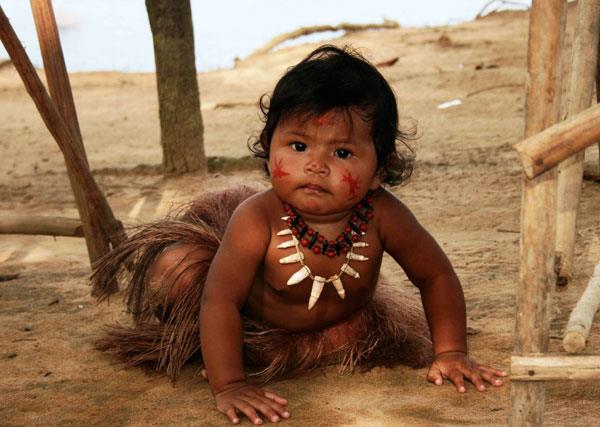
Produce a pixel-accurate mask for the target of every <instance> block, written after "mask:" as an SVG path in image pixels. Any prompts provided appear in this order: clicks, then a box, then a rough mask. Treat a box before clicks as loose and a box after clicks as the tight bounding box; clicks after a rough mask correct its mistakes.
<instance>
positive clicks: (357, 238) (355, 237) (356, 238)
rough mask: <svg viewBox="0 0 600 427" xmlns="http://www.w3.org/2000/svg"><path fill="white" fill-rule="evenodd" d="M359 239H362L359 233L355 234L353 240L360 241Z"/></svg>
mask: <svg viewBox="0 0 600 427" xmlns="http://www.w3.org/2000/svg"><path fill="white" fill-rule="evenodd" d="M359 240H360V236H359V235H358V234H355V235H354V236H352V241H353V242H358V241H359Z"/></svg>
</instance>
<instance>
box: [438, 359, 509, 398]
mask: <svg viewBox="0 0 600 427" xmlns="http://www.w3.org/2000/svg"><path fill="white" fill-rule="evenodd" d="M505 376H507V373H506V372H504V371H501V370H499V369H496V368H492V367H491V366H487V365H480V364H479V363H477V362H476V361H475V360H473V359H471V358H470V357H469V356H467V355H466V354H465V353H462V352H447V353H442V354H439V355H437V356H436V357H435V359H434V361H433V363H432V364H431V367H430V368H429V372H428V373H427V380H428V381H430V382H432V383H435V384H437V385H442V383H443V382H444V380H443V379H444V378H448V379H449V380H450V381H452V382H453V383H454V385H455V386H456V390H457V391H458V392H459V393H464V392H465V391H466V389H465V378H466V379H467V380H469V381H471V382H472V383H473V384H474V385H475V387H477V389H478V390H479V391H484V390H485V385H484V384H483V380H485V381H487V382H489V383H490V384H493V385H495V386H501V385H502V380H501V379H500V378H498V377H505Z"/></svg>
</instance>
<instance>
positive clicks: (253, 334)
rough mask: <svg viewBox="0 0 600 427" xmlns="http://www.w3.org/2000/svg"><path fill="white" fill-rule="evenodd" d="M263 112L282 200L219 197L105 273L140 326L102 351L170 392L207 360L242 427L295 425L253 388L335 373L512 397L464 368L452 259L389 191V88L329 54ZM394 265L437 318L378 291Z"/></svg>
mask: <svg viewBox="0 0 600 427" xmlns="http://www.w3.org/2000/svg"><path fill="white" fill-rule="evenodd" d="M261 108H262V111H263V113H264V115H265V126H264V129H263V131H262V133H261V134H260V137H259V138H258V140H257V141H256V142H255V143H254V145H253V147H252V149H253V151H254V152H255V154H256V155H258V156H259V157H262V158H264V159H265V161H266V166H267V170H268V174H269V176H270V179H271V188H270V189H268V190H265V191H260V192H258V191H256V190H251V189H248V188H241V189H236V190H230V191H225V192H221V193H214V194H209V195H206V196H204V197H203V198H202V199H200V200H198V201H196V202H194V203H193V204H192V205H191V206H190V207H189V209H188V210H187V212H185V213H184V214H183V215H181V216H180V217H178V218H175V219H169V220H165V221H162V222H159V223H157V224H153V225H150V226H148V227H146V228H145V229H143V230H141V231H140V232H139V233H138V234H137V235H135V236H133V237H132V238H131V239H130V241H129V242H128V243H127V244H125V245H124V247H121V248H117V249H116V250H115V251H114V252H113V254H111V255H110V256H109V257H107V258H106V259H105V260H103V261H102V263H100V265H99V266H98V267H97V269H96V272H95V273H94V277H93V280H94V291H95V293H96V295H97V296H98V297H99V298H100V299H102V298H104V297H107V296H108V295H109V294H111V293H113V292H114V291H116V288H115V285H114V283H115V280H114V279H115V278H116V275H117V273H118V272H119V268H120V266H122V265H127V266H128V268H129V270H130V271H131V272H132V273H131V274H132V276H131V280H130V284H129V294H128V306H129V308H130V310H131V311H132V312H133V314H134V318H135V320H136V324H135V326H134V327H133V328H123V327H117V328H113V329H112V330H111V331H110V332H109V334H108V335H107V336H106V337H105V338H103V339H102V340H100V341H99V342H98V347H99V348H101V349H103V350H107V351H110V352H112V353H114V354H116V355H117V356H119V357H121V358H122V359H124V360H126V361H127V362H128V363H129V364H132V365H136V364H141V363H144V362H148V361H151V362H154V363H155V366H156V367H157V368H158V369H165V370H166V371H167V372H168V373H169V374H171V375H173V376H176V375H177V373H178V372H179V369H180V368H181V366H182V365H183V363H184V362H185V361H186V360H188V359H190V358H191V357H192V356H194V355H195V354H196V355H197V354H198V350H200V351H201V358H202V362H203V364H204V366H205V369H206V370H205V371H204V375H205V377H206V378H207V379H208V381H209V384H210V387H211V390H212V392H213V394H214V396H215V400H216V404H217V408H218V409H219V410H220V411H222V412H223V413H225V414H226V415H227V417H228V418H229V419H230V420H231V422H233V423H238V422H239V421H240V415H241V414H243V415H245V416H246V417H248V418H249V419H250V420H251V421H252V422H253V423H254V424H261V423H262V422H263V421H262V419H263V418H266V419H268V420H269V421H272V422H276V421H279V420H280V419H282V418H287V417H289V416H290V414H289V412H288V411H287V409H286V405H287V401H286V400H285V399H284V398H283V397H281V396H279V395H278V394H276V393H273V392H268V391H265V390H264V389H262V388H261V387H260V384H257V382H256V381H251V379H252V378H253V377H256V378H258V382H259V383H264V382H266V381H268V380H272V379H276V378H282V377H290V376H296V375H299V374H304V373H306V372H308V371H311V370H313V369H315V368H317V367H319V366H323V365H327V364H332V363H338V364H340V367H341V370H342V371H347V370H353V369H354V368H355V367H358V368H361V369H368V368H370V367H373V366H377V365H386V366H392V365H394V364H397V363H405V364H409V365H411V366H415V367H418V366H423V365H425V364H427V363H430V362H431V365H430V368H429V372H428V374H427V379H428V380H429V381H431V382H434V383H435V384H438V385H440V384H442V382H443V379H444V378H446V379H449V380H450V381H452V382H453V383H454V385H455V386H456V389H457V390H458V391H459V392H464V391H465V379H466V380H468V381H470V382H472V383H473V384H474V385H475V386H476V387H477V389H479V390H484V389H485V386H484V381H487V382H489V383H491V384H493V385H501V384H502V380H501V379H500V377H502V376H505V375H506V373H505V372H502V371H500V370H497V369H495V368H492V367H489V366H485V365H480V364H479V363H477V362H475V361H474V360H473V359H471V358H470V357H469V356H468V354H467V342H466V320H465V318H466V315H465V303H464V297H463V293H462V290H461V286H460V283H459V280H458V278H457V277H456V274H455V273H454V270H453V269H452V266H451V265H450V262H449V261H448V258H447V257H446V255H445V254H444V253H443V251H442V250H441V248H440V247H439V246H438V244H437V243H436V242H435V240H434V239H433V238H432V237H431V235H430V234H429V233H428V232H427V231H426V230H425V229H424V228H423V227H422V226H421V225H420V224H419V222H418V221H417V220H416V219H415V217H414V216H413V215H412V213H411V212H410V211H409V209H408V208H407V207H406V206H405V205H404V204H402V202H401V201H400V200H398V199H397V198H396V197H395V196H394V195H393V194H392V193H391V192H389V191H388V190H386V189H384V188H382V185H383V184H391V185H394V184H397V183H398V182H400V181H401V180H402V179H403V178H404V177H405V176H406V175H407V174H408V173H409V172H410V170H409V169H410V167H409V165H408V164H407V162H406V161H405V159H404V158H403V157H402V156H401V155H400V154H399V153H398V152H397V150H396V141H404V140H405V139H406V138H407V137H408V136H407V135H405V134H402V133H401V132H400V131H399V130H398V112H397V107H396V99H395V96H394V94H393V92H392V90H391V88H390V87H389V85H388V83H387V82H386V81H385V79H384V78H383V77H382V75H381V74H380V73H379V72H378V71H377V70H376V69H375V68H374V67H373V66H372V65H371V64H369V63H368V62H367V61H366V60H365V59H364V58H362V57H361V56H360V55H358V54H357V53H355V52H352V51H350V50H349V49H340V48H337V47H333V46H322V47H320V48H319V49H317V50H315V51H314V52H312V53H311V54H310V55H309V56H308V57H306V58H305V59H304V60H303V61H302V62H300V63H299V64H298V65H296V66H295V67H293V68H291V69H290V70H288V71H287V73H286V74H285V75H284V76H283V77H282V78H281V80H279V82H278V83H277V85H276V87H275V89H274V91H273V94H272V96H271V97H270V99H269V102H268V105H267V103H266V102H263V101H261ZM384 252H387V253H388V254H389V255H390V256H391V257H392V258H393V259H394V260H395V261H396V262H397V263H398V264H399V265H400V266H401V267H402V269H403V270H404V271H405V272H406V274H407V276H408V278H409V279H410V280H411V282H412V283H414V285H415V286H416V287H417V288H418V289H419V291H420V294H421V301H422V305H423V308H424V312H425V316H423V315H422V312H421V310H420V308H419V306H420V304H419V303H418V300H414V299H412V298H411V297H409V296H406V295H404V294H403V293H402V292H401V291H400V290H399V289H396V288H394V287H392V286H391V285H389V284H387V283H386V281H385V280H382V278H381V277H380V267H381V262H382V256H383V253H384ZM425 318H426V321H425ZM157 319H159V320H157ZM427 325H428V326H429V328H428V329H429V333H428V332H427ZM198 330H199V331H200V333H199V337H198ZM429 338H431V341H430V340H429ZM432 356H433V357H432ZM245 366H247V367H250V368H251V369H253V370H252V372H251V373H250V376H248V375H247V373H246V369H245Z"/></svg>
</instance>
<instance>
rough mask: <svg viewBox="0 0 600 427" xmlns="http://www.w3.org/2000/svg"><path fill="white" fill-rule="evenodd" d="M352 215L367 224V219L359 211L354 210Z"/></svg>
mask: <svg viewBox="0 0 600 427" xmlns="http://www.w3.org/2000/svg"><path fill="white" fill-rule="evenodd" d="M354 214H355V215H356V216H357V217H358V218H359V219H360V220H361V221H362V222H369V219H368V218H367V217H366V216H364V215H363V214H362V213H361V212H360V211H358V210H355V211H354Z"/></svg>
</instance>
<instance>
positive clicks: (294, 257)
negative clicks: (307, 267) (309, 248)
mask: <svg viewBox="0 0 600 427" xmlns="http://www.w3.org/2000/svg"><path fill="white" fill-rule="evenodd" d="M302 260H304V254H303V253H302V252H296V253H293V254H291V255H288V256H286V257H283V258H281V259H280V260H279V263H280V264H293V263H295V262H300V261H302Z"/></svg>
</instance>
